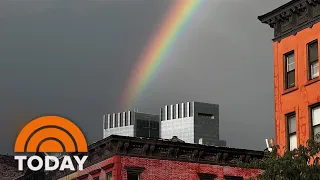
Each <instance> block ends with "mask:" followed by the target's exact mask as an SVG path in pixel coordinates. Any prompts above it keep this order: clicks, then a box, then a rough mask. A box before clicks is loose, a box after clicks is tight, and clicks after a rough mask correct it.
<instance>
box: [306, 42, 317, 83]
mask: <svg viewBox="0 0 320 180" xmlns="http://www.w3.org/2000/svg"><path fill="white" fill-rule="evenodd" d="M308 66H309V67H308V68H309V80H311V79H314V78H317V77H319V61H318V41H313V42H311V43H309V44H308Z"/></svg>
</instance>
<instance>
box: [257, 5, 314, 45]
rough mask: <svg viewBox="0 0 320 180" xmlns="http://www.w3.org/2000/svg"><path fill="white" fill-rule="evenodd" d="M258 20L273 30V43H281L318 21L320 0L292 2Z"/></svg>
mask: <svg viewBox="0 0 320 180" xmlns="http://www.w3.org/2000/svg"><path fill="white" fill-rule="evenodd" d="M258 19H259V20H260V21H261V22H262V23H265V24H268V25H269V26H270V27H271V28H273V29H274V39H273V40H274V41H281V40H282V39H283V38H286V37H288V36H291V35H296V34H297V33H298V32H299V31H301V30H303V29H306V28H311V27H312V26H313V25H314V24H316V23H318V22H319V21H320V0H292V1H290V2H288V3H287V4H284V5H282V6H280V7H278V8H277V9H275V10H273V11H271V12H268V13H266V14H264V15H261V16H259V17H258Z"/></svg>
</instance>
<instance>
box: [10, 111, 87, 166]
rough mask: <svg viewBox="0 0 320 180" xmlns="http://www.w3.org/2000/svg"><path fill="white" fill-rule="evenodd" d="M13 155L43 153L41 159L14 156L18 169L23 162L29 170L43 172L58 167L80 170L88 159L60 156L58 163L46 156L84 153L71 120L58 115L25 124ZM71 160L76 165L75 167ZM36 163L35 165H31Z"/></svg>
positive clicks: (84, 146)
mask: <svg viewBox="0 0 320 180" xmlns="http://www.w3.org/2000/svg"><path fill="white" fill-rule="evenodd" d="M14 152H15V153H26V152H27V153H36V152H42V153H44V154H46V156H45V158H44V161H43V158H41V157H39V156H36V155H33V156H31V157H29V158H28V157H27V156H15V157H14V159H16V160H18V169H19V171H23V170H24V167H23V164H24V160H27V166H28V168H29V169H30V170H32V171H38V170H40V169H42V168H43V166H44V170H46V171H54V170H57V169H58V168H59V170H60V171H63V170H65V169H70V170H73V171H74V170H76V168H77V170H83V164H84V162H85V161H86V159H87V158H88V156H83V157H81V158H80V157H78V156H72V157H71V156H63V157H62V160H61V162H60V161H59V159H58V157H56V156H49V155H47V153H63V152H67V153H71V152H88V147H87V142H86V139H85V137H84V135H83V133H82V132H81V130H80V129H79V128H78V127H77V126H76V125H75V124H74V123H72V122H71V121H69V120H68V119H66V118H63V117H59V116H42V117H39V118H36V119H34V120H33V121H31V122H30V123H28V124H27V125H26V126H25V127H24V128H23V129H22V130H21V131H20V133H19V135H18V137H17V139H16V143H15V146H14ZM72 158H73V159H74V160H75V162H76V168H75V165H74V164H73V162H74V161H72ZM60 163H61V164H60ZM35 164H36V165H35Z"/></svg>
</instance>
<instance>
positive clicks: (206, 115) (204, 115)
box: [198, 113, 214, 119]
mask: <svg viewBox="0 0 320 180" xmlns="http://www.w3.org/2000/svg"><path fill="white" fill-rule="evenodd" d="M198 116H199V117H202V118H208V119H214V115H212V114H206V113H198Z"/></svg>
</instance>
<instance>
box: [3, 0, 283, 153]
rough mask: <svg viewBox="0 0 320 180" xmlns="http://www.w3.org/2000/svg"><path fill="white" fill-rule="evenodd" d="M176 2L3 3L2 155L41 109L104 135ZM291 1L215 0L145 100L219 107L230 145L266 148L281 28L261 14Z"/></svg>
mask: <svg viewBox="0 0 320 180" xmlns="http://www.w3.org/2000/svg"><path fill="white" fill-rule="evenodd" d="M172 2H173V1H170V0H144V1H142V0H113V1H111V0H90V1H89V0H87V1H84V0H68V1H67V0H24V1H22V0H16V1H12V0H1V1H0V137H1V138H0V144H1V148H0V153H9V154H11V153H12V152H13V144H14V141H15V138H16V136H17V134H18V132H19V131H20V130H21V128H22V127H23V125H25V124H26V123H27V122H29V121H31V120H32V119H33V118H35V117H38V116H41V115H62V116H65V117H67V118H69V119H71V120H72V121H73V122H75V123H76V124H77V125H78V126H79V127H80V128H81V129H82V130H83V132H84V134H85V136H86V137H87V140H88V143H92V142H93V141H97V140H99V139H101V138H102V115H103V114H105V113H111V112H114V111H115V110H116V108H117V105H118V101H119V100H120V96H121V93H119V92H122V91H123V88H124V87H125V83H126V81H127V79H128V76H129V73H130V70H131V69H132V68H133V65H134V64H135V63H136V62H137V60H138V57H139V55H140V53H141V52H142V50H143V48H144V46H145V45H146V44H147V43H148V41H149V40H150V39H151V33H152V31H154V30H155V28H156V24H157V23H159V22H160V20H161V19H162V17H163V16H164V13H165V11H166V9H167V8H168V7H169V6H170V5H172ZM286 2H288V0H268V1H266V0H207V1H205V2H204V3H203V4H202V6H201V7H200V8H199V9H198V10H197V11H196V13H195V14H194V16H193V17H192V19H191V20H190V22H189V23H188V24H187V26H186V28H185V29H184V32H183V34H182V35H181V36H180V37H179V39H178V40H177V43H176V44H175V45H174V48H173V49H172V52H171V54H169V56H168V57H167V58H166V59H165V60H164V62H163V63H162V64H161V66H160V68H159V71H158V73H157V75H156V76H155V78H154V79H152V82H151V83H150V84H148V86H147V88H146V89H145V91H144V93H143V95H142V97H141V99H139V100H138V101H137V103H136V104H135V107H136V108H139V110H140V111H144V112H152V113H158V112H159V108H160V107H162V106H164V105H166V104H175V103H181V102H185V101H193V100H194V101H204V102H209V103H216V104H220V137H221V139H224V140H227V144H228V146H231V147H237V148H247V149H258V150H263V149H264V148H265V146H266V145H265V140H264V139H265V138H272V137H274V112H273V111H274V103H273V59H272V58H273V55H272V54H273V52H272V41H271V39H272V36H273V31H272V29H271V28H269V26H268V25H265V24H261V23H260V22H259V21H258V20H257V16H258V15H261V14H264V13H266V12H268V11H271V10H273V9H274V8H276V7H278V6H279V5H281V4H284V3H286Z"/></svg>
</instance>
